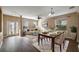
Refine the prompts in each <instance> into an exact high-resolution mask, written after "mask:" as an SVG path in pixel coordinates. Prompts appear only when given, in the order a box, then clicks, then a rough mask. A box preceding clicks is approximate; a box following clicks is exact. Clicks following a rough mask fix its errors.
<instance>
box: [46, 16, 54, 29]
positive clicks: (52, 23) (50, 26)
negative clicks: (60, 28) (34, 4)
mask: <svg viewBox="0 0 79 59" xmlns="http://www.w3.org/2000/svg"><path fill="white" fill-rule="evenodd" d="M47 20H48V28H55V19H53V18H48V19H47Z"/></svg>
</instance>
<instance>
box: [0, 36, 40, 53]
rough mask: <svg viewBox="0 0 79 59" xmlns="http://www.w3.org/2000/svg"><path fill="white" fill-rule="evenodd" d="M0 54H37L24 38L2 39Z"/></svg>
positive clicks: (29, 42)
mask: <svg viewBox="0 0 79 59" xmlns="http://www.w3.org/2000/svg"><path fill="white" fill-rule="evenodd" d="M0 51H1V52H39V50H38V49H36V48H35V47H34V46H33V45H32V42H31V40H30V39H28V38H24V37H18V36H14V37H8V38H6V39H4V41H3V44H2V47H1V48H0Z"/></svg>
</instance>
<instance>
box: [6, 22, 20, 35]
mask: <svg viewBox="0 0 79 59" xmlns="http://www.w3.org/2000/svg"><path fill="white" fill-rule="evenodd" d="M7 32H8V36H11V35H18V33H19V29H18V22H17V21H8V31H7Z"/></svg>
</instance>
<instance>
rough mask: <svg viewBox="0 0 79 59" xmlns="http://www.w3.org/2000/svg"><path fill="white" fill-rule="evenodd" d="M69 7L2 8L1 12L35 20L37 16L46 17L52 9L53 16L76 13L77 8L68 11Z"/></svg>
mask: <svg viewBox="0 0 79 59" xmlns="http://www.w3.org/2000/svg"><path fill="white" fill-rule="evenodd" d="M69 7H70V6H3V7H2V10H3V13H4V14H7V15H13V16H20V15H22V16H23V17H24V18H30V19H31V18H33V19H36V18H37V16H41V17H47V16H48V14H49V13H50V10H51V8H53V9H54V12H55V14H54V16H57V15H62V14H66V13H71V12H75V11H77V9H78V7H76V6H75V8H73V9H69Z"/></svg>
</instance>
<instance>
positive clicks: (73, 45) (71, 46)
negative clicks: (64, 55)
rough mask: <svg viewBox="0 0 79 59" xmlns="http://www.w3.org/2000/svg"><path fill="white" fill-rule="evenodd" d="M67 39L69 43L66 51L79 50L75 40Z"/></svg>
mask: <svg viewBox="0 0 79 59" xmlns="http://www.w3.org/2000/svg"><path fill="white" fill-rule="evenodd" d="M68 40H69V45H68V49H67V52H79V51H78V43H77V42H76V41H75V40H71V39H68Z"/></svg>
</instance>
